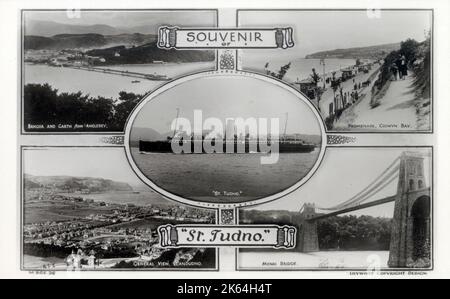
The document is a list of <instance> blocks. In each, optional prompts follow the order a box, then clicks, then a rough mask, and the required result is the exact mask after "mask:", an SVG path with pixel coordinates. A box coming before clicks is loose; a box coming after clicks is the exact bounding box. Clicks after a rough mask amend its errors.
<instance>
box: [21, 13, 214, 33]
mask: <svg viewBox="0 0 450 299" xmlns="http://www.w3.org/2000/svg"><path fill="white" fill-rule="evenodd" d="M216 18H217V17H216V12H215V11H212V10H210V11H139V10H137V11H117V10H115V11H80V12H79V14H78V13H73V12H71V11H69V12H67V11H65V10H64V11H50V12H49V11H28V12H25V20H35V21H37V20H40V21H53V22H57V23H63V24H71V25H97V24H102V25H109V26H113V27H118V28H130V27H135V26H143V25H145V26H149V28H153V27H158V26H160V25H172V26H177V25H182V26H206V27H210V26H211V24H216ZM151 31H152V32H154V30H153V29H152V30H151ZM145 33H147V32H145Z"/></svg>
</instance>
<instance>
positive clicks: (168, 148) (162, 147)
mask: <svg viewBox="0 0 450 299" xmlns="http://www.w3.org/2000/svg"><path fill="white" fill-rule="evenodd" d="M188 143H189V145H188V146H186V145H185V147H186V148H189V150H188V151H187V152H183V153H184V154H191V153H192V154H194V153H199V152H198V151H196V148H200V149H201V152H200V153H206V152H205V150H204V147H203V142H202V141H189V142H188ZM213 145H214V144H213ZM180 146H181V144H180ZM315 148H316V146H315V145H314V144H304V143H293V142H287V143H284V142H280V143H279V145H278V152H279V153H310V152H312V151H314V150H315ZM139 151H140V152H142V153H173V150H172V143H171V142H170V141H142V140H140V141H139ZM267 152H268V151H267V149H265V148H264V147H263V148H261V147H260V146H259V144H258V143H256V142H255V143H251V142H245V143H237V142H234V143H233V142H228V143H223V146H222V151H218V152H213V153H216V154H219V153H245V154H249V153H267ZM210 154H211V153H210Z"/></svg>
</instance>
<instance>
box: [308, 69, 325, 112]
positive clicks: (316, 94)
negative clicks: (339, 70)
mask: <svg viewBox="0 0 450 299" xmlns="http://www.w3.org/2000/svg"><path fill="white" fill-rule="evenodd" d="M310 77H311V80H312V82H313V83H314V85H315V86H314V97H315V98H316V99H317V109H319V111H320V105H319V104H320V100H321V96H322V93H323V90H322V89H321V88H320V86H319V82H320V79H321V77H320V76H319V74H318V73H317V72H316V69H315V68H313V69H312V74H311V75H310ZM323 80H325V78H323Z"/></svg>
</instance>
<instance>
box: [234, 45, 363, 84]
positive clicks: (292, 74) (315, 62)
mask: <svg viewBox="0 0 450 299" xmlns="http://www.w3.org/2000/svg"><path fill="white" fill-rule="evenodd" d="M252 53H253V52H252ZM267 62H268V63H269V67H268V69H269V70H271V71H275V72H276V71H278V70H279V69H280V67H281V66H283V65H286V64H287V63H289V62H291V67H290V68H289V70H288V71H287V73H286V76H285V78H284V80H286V81H288V82H295V81H297V80H302V79H305V78H308V77H309V76H310V75H311V74H312V69H313V68H315V69H316V72H318V73H319V75H322V73H323V66H322V65H321V64H320V59H305V58H288V57H286V58H285V57H283V55H279V56H277V57H270V58H267V57H264V56H261V55H248V54H247V55H244V56H243V57H242V69H243V70H251V71H255V72H259V73H264V66H265V64H266V63H267ZM353 65H355V60H354V59H336V58H329V59H325V73H331V72H333V71H337V72H338V71H339V70H340V69H343V68H346V67H348V66H353Z"/></svg>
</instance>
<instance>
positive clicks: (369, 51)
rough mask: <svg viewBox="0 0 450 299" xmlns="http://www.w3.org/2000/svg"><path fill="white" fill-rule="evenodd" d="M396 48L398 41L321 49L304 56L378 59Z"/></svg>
mask: <svg viewBox="0 0 450 299" xmlns="http://www.w3.org/2000/svg"><path fill="white" fill-rule="evenodd" d="M398 49H400V43H394V44H384V45H376V46H369V47H357V48H347V49H335V50H328V51H321V52H316V53H312V54H309V55H306V56H305V58H316V59H323V58H341V59H346V58H348V59H356V58H361V59H379V58H383V57H384V56H386V55H387V54H388V53H390V52H392V51H394V50H398Z"/></svg>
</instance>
